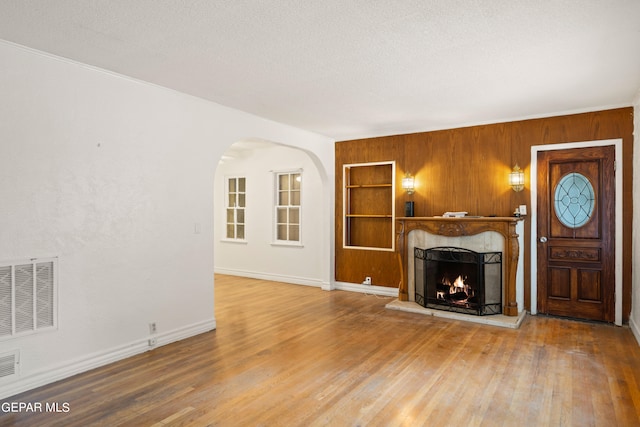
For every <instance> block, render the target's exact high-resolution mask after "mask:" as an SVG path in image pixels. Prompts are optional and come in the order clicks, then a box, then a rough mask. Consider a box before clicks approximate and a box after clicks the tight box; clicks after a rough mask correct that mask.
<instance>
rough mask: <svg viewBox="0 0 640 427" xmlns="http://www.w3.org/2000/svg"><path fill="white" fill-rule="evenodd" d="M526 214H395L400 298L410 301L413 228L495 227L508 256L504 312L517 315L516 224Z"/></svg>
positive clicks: (461, 232)
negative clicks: (426, 215)
mask: <svg viewBox="0 0 640 427" xmlns="http://www.w3.org/2000/svg"><path fill="white" fill-rule="evenodd" d="M522 220H523V218H516V217H475V216H473V217H472V216H466V217H460V218H448V217H396V221H397V227H396V233H397V241H398V244H397V245H396V247H397V252H398V255H399V257H400V267H401V270H402V280H401V282H400V289H399V294H398V299H399V300H400V301H408V300H409V295H408V286H407V284H408V281H407V270H408V268H407V265H408V264H407V262H408V260H409V258H408V257H409V254H408V253H407V251H408V249H409V248H408V247H407V241H408V236H409V233H410V232H411V231H413V230H423V231H426V232H427V233H431V234H437V235H440V236H451V237H458V236H473V235H475V234H480V233H483V232H485V231H495V232H497V233H500V234H501V235H502V236H503V237H504V242H505V256H504V257H503V267H504V271H505V284H504V302H505V303H504V305H503V309H502V312H503V314H504V315H506V316H517V315H518V303H517V302H516V274H517V268H518V256H519V252H520V248H519V244H518V233H516V224H517V223H518V221H522Z"/></svg>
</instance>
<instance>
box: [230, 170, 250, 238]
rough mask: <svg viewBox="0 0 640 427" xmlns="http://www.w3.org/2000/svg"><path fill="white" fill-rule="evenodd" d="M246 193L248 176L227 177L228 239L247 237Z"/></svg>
mask: <svg viewBox="0 0 640 427" xmlns="http://www.w3.org/2000/svg"><path fill="white" fill-rule="evenodd" d="M246 194H247V193H246V178H241V177H230V178H227V233H226V236H227V239H232V240H244V239H245V234H244V226H245V213H246V212H245V210H246Z"/></svg>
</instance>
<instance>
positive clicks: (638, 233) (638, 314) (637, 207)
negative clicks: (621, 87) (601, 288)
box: [629, 91, 640, 344]
mask: <svg viewBox="0 0 640 427" xmlns="http://www.w3.org/2000/svg"><path fill="white" fill-rule="evenodd" d="M633 107H634V115H633V117H634V119H633V120H634V123H633V129H634V130H633V146H634V147H633V243H632V246H633V250H632V252H633V255H632V257H633V262H632V263H631V264H632V266H633V271H632V282H633V283H632V291H631V316H629V326H630V327H631V330H632V331H633V333H634V335H635V337H636V340H637V341H638V344H640V272H639V271H638V270H637V269H636V268H635V267H637V266H640V91H638V94H637V96H636V98H635V100H634V102H633Z"/></svg>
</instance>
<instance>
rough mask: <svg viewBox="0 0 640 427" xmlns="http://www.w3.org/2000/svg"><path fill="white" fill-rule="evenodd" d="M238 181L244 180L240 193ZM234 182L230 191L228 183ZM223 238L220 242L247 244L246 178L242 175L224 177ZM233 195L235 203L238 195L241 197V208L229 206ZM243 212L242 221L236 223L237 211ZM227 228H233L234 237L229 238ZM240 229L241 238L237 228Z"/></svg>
mask: <svg viewBox="0 0 640 427" xmlns="http://www.w3.org/2000/svg"><path fill="white" fill-rule="evenodd" d="M240 180H244V191H240ZM231 181H235V190H236V191H231V188H230V182H231ZM224 184H225V189H224V200H225V201H224V215H223V218H224V238H223V239H222V241H224V242H236V243H246V242H247V177H246V176H244V175H229V176H225V177H224ZM232 194H235V196H234V199H235V203H237V202H238V201H239V197H240V195H243V196H244V198H243V201H244V205H243V206H238V205H237V204H235V205H234V206H231V204H230V196H231V195H232ZM230 210H232V211H233V214H232V215H233V218H232V221H231V222H230V221H229V211H230ZM240 210H242V211H243V221H242V222H239V221H238V211H240ZM229 226H233V232H234V237H229ZM239 226H241V227H242V237H241V238H239V237H237V236H238V227H239Z"/></svg>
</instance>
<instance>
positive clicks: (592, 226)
mask: <svg viewBox="0 0 640 427" xmlns="http://www.w3.org/2000/svg"><path fill="white" fill-rule="evenodd" d="M614 160H615V147H614V146H606V147H590V148H579V149H568V150H557V151H554V150H550V151H543V152H539V153H538V176H537V181H538V209H537V210H538V211H537V215H538V230H537V236H536V238H537V242H538V243H537V246H538V254H537V255H538V311H539V312H541V313H546V314H552V315H558V316H567V317H573V318H580V319H590V320H600V321H605V322H613V321H614V317H615V305H614V301H615V244H614V239H615V222H614V221H615V170H614V169H615V163H614Z"/></svg>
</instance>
